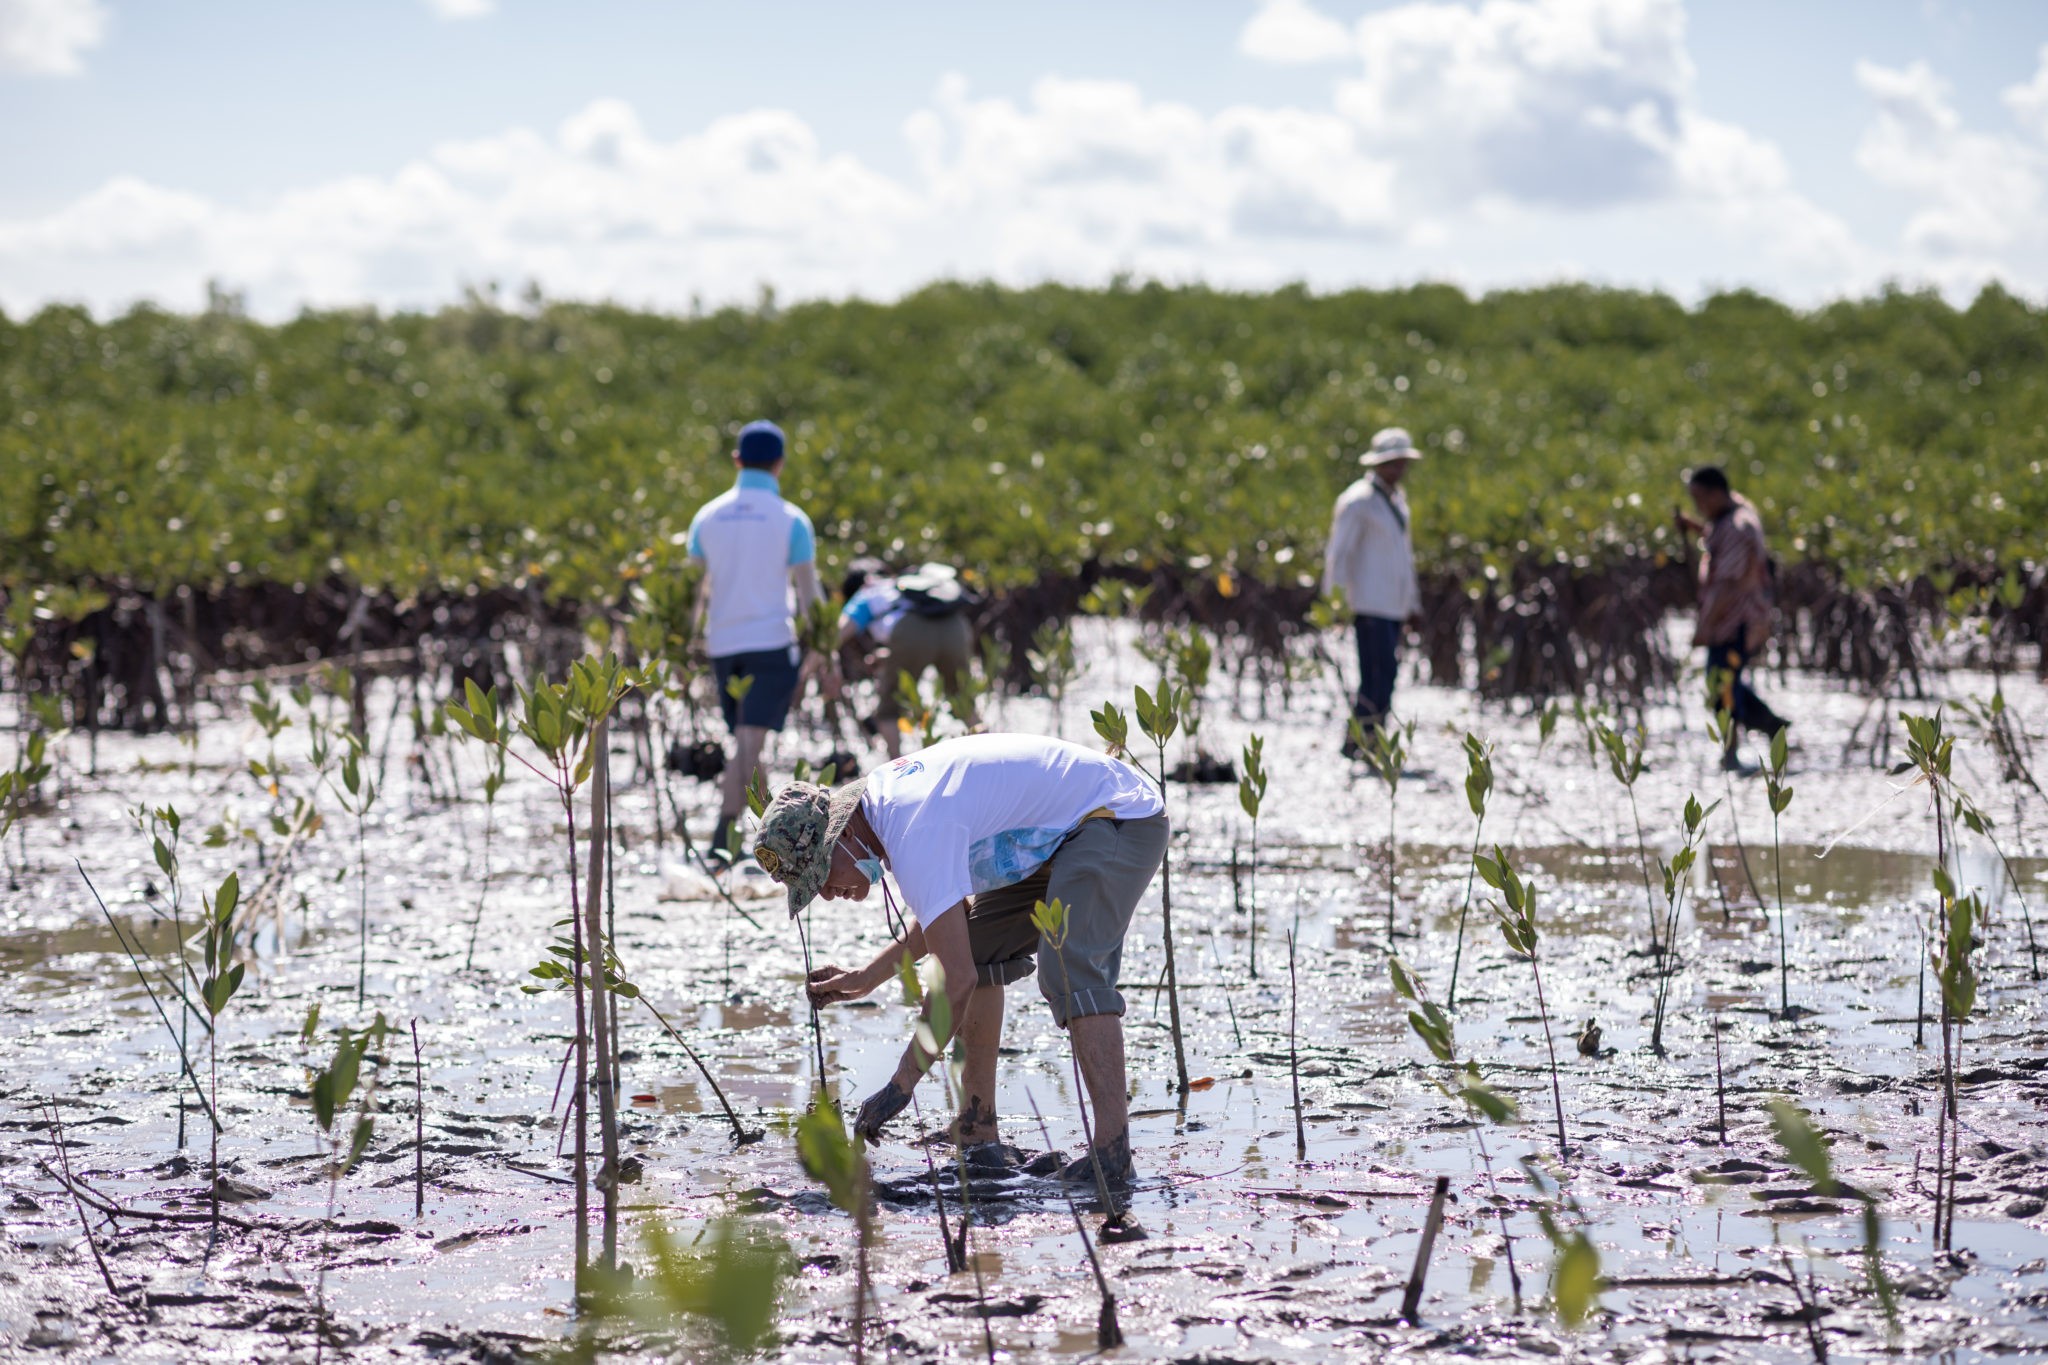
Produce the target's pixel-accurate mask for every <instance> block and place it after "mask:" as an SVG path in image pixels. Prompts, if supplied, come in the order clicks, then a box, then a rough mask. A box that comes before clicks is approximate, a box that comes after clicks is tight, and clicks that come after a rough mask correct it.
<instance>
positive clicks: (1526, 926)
mask: <svg viewBox="0 0 2048 1365" xmlns="http://www.w3.org/2000/svg"><path fill="white" fill-rule="evenodd" d="M1473 863H1474V865H1475V866H1477V867H1478V869H1479V876H1480V878H1481V879H1482V880H1484V881H1485V883H1486V884H1487V885H1488V886H1490V887H1492V888H1493V889H1494V890H1496V891H1498V892H1500V894H1501V899H1502V900H1503V901H1504V902H1505V904H1502V905H1497V906H1495V907H1494V908H1493V913H1494V918H1495V919H1497V920H1498V921H1499V922H1500V936H1501V938H1502V939H1504V940H1505V941H1506V942H1507V945H1508V951H1509V952H1511V953H1514V954H1515V955H1516V956H1518V957H1520V958H1522V959H1524V960H1525V961H1527V962H1528V964H1529V977H1530V979H1531V980H1532V981H1533V982H1534V983H1535V986H1536V1014H1537V1017H1538V1018H1540V1019H1541V1020H1542V1021H1543V1046H1544V1047H1545V1049H1546V1050H1548V1052H1549V1054H1550V1098H1551V1102H1552V1103H1553V1104H1554V1105H1555V1106H1556V1108H1557V1155H1558V1159H1559V1160H1561V1161H1569V1160H1570V1159H1571V1145H1570V1143H1569V1142H1568V1141H1567V1140H1566V1138H1565V1132H1564V1091H1563V1089H1562V1087H1561V1086H1560V1085H1559V1084H1558V1079H1557V1042H1556V1040H1555V1039H1554V1038H1553V1037H1552V1036H1551V1032H1550V1006H1549V1005H1548V1003H1546V1002H1545V1000H1544V998H1543V971H1542V968H1541V967H1540V966H1539V965H1538V963H1537V961H1536V945H1537V942H1538V935H1537V932H1536V888H1535V887H1534V886H1532V885H1530V884H1529V883H1528V882H1525V881H1523V880H1522V878H1521V877H1520V876H1518V875H1516V873H1515V869H1514V868H1513V866H1511V865H1510V864H1509V862H1508V855H1507V851H1506V850H1505V849H1503V848H1501V847H1500V845H1498V844H1495V845H1494V848H1493V856H1492V857H1491V858H1488V857H1486V856H1485V855H1484V854H1482V855H1480V856H1479V857H1477V858H1475V859H1474V860H1473Z"/></svg>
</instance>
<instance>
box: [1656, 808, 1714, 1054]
mask: <svg viewBox="0 0 2048 1365" xmlns="http://www.w3.org/2000/svg"><path fill="white" fill-rule="evenodd" d="M1720 804H1721V803H1720V802H1719V801H1716V802H1715V803H1714V806H1718V805H1720ZM1714 806H1707V807H1705V808H1704V809H1703V808H1702V807H1701V806H1700V802H1699V798H1698V797H1696V796H1688V797H1686V798H1685V842H1684V843H1683V844H1682V845H1681V846H1680V848H1679V850H1678V852H1677V853H1674V854H1673V855H1672V856H1671V861H1670V862H1668V863H1667V862H1665V861H1664V860H1663V859H1662V858H1659V859H1658V860H1657V871H1658V873H1659V875H1660V876H1662V878H1663V881H1664V906H1665V910H1664V927H1663V932H1664V956H1663V957H1662V958H1660V959H1659V960H1658V964H1657V994H1656V1001H1655V1006H1654V1010H1655V1022H1654V1023H1652V1024H1651V1026H1650V1051H1652V1052H1654V1053H1656V1054H1657V1055H1658V1056H1659V1057H1662V1056H1663V1055H1664V1012H1665V1006H1666V1005H1667V1004H1668V1003H1669V1001H1670V997H1671V981H1672V978H1673V977H1675V976H1677V975H1678V921H1679V917H1680V916H1681V915H1682V914H1683V913H1684V911H1685V888H1686V886H1687V885H1688V884H1689V883H1690V882H1691V880H1692V869H1693V864H1694V863H1695V862H1696V861H1698V858H1699V845H1700V840H1701V839H1702V838H1704V837H1705V835H1706V823H1707V816H1709V815H1711V814H1712V813H1713V810H1714Z"/></svg>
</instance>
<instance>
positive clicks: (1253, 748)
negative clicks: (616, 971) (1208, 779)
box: [1237, 734, 1266, 981]
mask: <svg viewBox="0 0 2048 1365" xmlns="http://www.w3.org/2000/svg"><path fill="white" fill-rule="evenodd" d="M1240 757H1241V758H1242V760H1243V764H1244V771H1243V772H1242V773H1240V774H1239V775H1238V779H1237V804H1238V806H1239V807H1240V808H1241V809H1242V810H1243V811H1244V813H1245V815H1246V816H1247V817H1249V818H1250V820H1251V822H1252V860H1251V868H1250V881H1251V914H1252V923H1251V937H1250V940H1249V943H1250V948H1249V950H1248V951H1249V957H1250V962H1251V976H1252V980H1254V981H1257V980H1258V979H1259V810H1260V808H1261V807H1263V806H1264V805H1265V803H1266V762H1265V757H1266V741H1265V740H1264V739H1262V738H1261V737H1260V736H1259V735H1257V734H1252V735H1250V736H1247V737H1246V739H1245V742H1244V753H1243V754H1242V755H1240Z"/></svg>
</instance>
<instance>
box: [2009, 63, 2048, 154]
mask: <svg viewBox="0 0 2048 1365" xmlns="http://www.w3.org/2000/svg"><path fill="white" fill-rule="evenodd" d="M2040 63H2041V64H2040V65H2039V66H2038V67H2036V68H2035V70H2034V78H2033V79H2032V80H2030V81H2028V82H2027V83H2026V84H2025V85H2015V86H2013V87H2012V88H2011V89H2010V90H2007V91H2006V92H2005V95H2004V99H2005V107H2006V108H2008V109H2010V110H2012V116H2013V117H2014V118H2016V119H2018V120H2019V121H2020V124H2021V126H2022V127H2024V128H2025V129H2026V130H2027V131H2028V132H2030V133H2032V134H2033V135H2034V136H2035V137H2037V138H2039V139H2041V141H2043V142H2048V43H2044V44H2042V46H2041V57H2040Z"/></svg>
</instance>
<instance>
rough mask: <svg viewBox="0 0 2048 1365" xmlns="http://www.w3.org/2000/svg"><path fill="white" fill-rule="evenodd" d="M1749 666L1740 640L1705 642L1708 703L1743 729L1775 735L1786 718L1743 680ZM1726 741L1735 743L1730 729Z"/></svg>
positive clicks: (1782, 726) (1783, 726)
mask: <svg viewBox="0 0 2048 1365" xmlns="http://www.w3.org/2000/svg"><path fill="white" fill-rule="evenodd" d="M1748 666H1749V651H1748V650H1747V649H1745V648H1743V646H1742V642H1741V641H1739V640H1738V641H1735V642H1733V643H1730V644H1725V645H1708V646H1707V705H1708V706H1709V707H1710V708H1712V709H1713V710H1715V711H1726V712H1727V713H1728V714H1729V715H1730V716H1731V717H1732V718H1733V719H1734V721H1735V723H1736V724H1737V725H1739V726H1741V727H1742V728H1743V729H1745V730H1754V731H1756V732H1757V733H1758V734H1760V735H1764V736H1767V737H1768V736H1771V735H1775V734H1777V733H1778V731H1780V730H1782V729H1784V728H1785V722H1784V720H1783V718H1781V717H1780V716H1779V715H1778V713H1777V712H1775V711H1773V710H1772V709H1771V708H1770V707H1768V706H1766V705H1764V702H1763V698H1761V697H1759V696H1757V694H1756V693H1754V692H1752V691H1751V690H1750V688H1749V684H1748V683H1746V682H1744V681H1743V680H1742V674H1743V670H1744V669H1746V668H1747V667H1748ZM1728 743H1729V746H1730V747H1731V748H1732V747H1733V746H1734V744H1735V736H1734V733H1733V732H1732V731H1731V732H1730V733H1729V736H1728Z"/></svg>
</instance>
